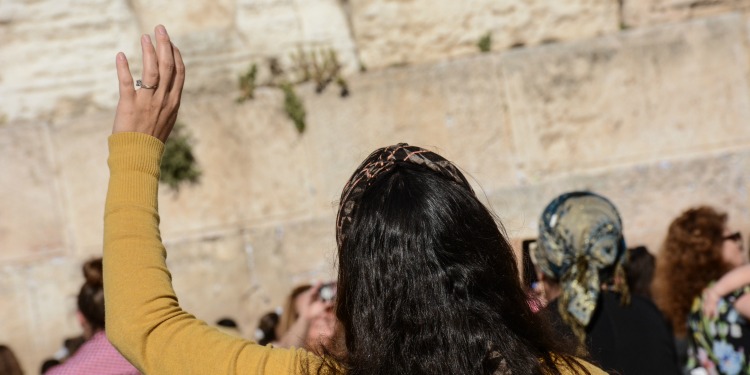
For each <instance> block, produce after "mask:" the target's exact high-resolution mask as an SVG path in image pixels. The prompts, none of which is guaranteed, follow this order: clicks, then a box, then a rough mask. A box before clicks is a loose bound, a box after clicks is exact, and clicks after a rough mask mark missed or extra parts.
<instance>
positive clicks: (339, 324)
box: [0, 26, 750, 375]
mask: <svg viewBox="0 0 750 375" xmlns="http://www.w3.org/2000/svg"><path fill="white" fill-rule="evenodd" d="M155 34H156V40H157V43H156V45H154V44H152V42H151V39H150V38H148V37H147V36H144V37H143V38H142V39H141V46H142V49H143V80H144V82H145V83H146V84H143V83H142V84H141V85H140V89H134V88H133V87H134V85H133V78H132V75H131V73H130V70H129V67H128V62H127V59H126V58H125V56H124V55H123V54H118V56H117V59H116V64H117V73H118V79H119V81H120V86H119V87H120V102H119V104H118V107H117V112H116V115H115V124H114V129H113V135H112V136H111V137H110V138H109V149H110V157H109V167H110V172H111V174H110V183H109V191H108V194H107V197H106V208H105V219H104V226H105V237H104V256H103V261H102V260H101V259H95V260H92V261H90V262H87V263H86V264H85V265H84V267H83V270H84V276H85V282H84V285H83V286H82V288H81V290H80V293H79V297H78V311H79V313H78V316H79V320H80V323H81V327H82V341H81V345H80V347H78V348H77V349H76V350H74V351H72V352H70V353H68V354H67V355H66V356H65V358H62V359H61V360H60V363H59V364H58V363H51V364H47V363H45V366H47V367H48V368H45V369H43V371H42V372H43V373H47V374H53V375H55V374H80V373H96V374H130V373H132V374H138V373H147V374H262V373H266V374H287V373H288V374H354V375H359V374H493V375H495V374H499V375H503V374H604V373H613V374H622V375H632V374H689V375H704V374H705V375H714V374H748V373H750V365H749V364H748V358H747V357H748V355H749V354H750V353H748V351H750V332H748V330H749V329H750V325H749V324H748V321H747V319H748V317H750V297H749V296H750V293H748V291H750V265H748V259H747V254H746V252H745V251H744V249H743V243H742V236H741V234H740V232H739V231H736V228H734V227H733V226H732V225H731V222H730V221H729V218H728V216H727V215H726V214H725V213H723V212H721V211H720V210H718V209H716V208H713V207H709V206H701V207H695V208H689V209H687V210H686V211H684V212H683V213H682V214H680V215H679V216H678V217H677V218H675V219H674V220H673V221H672V223H671V224H670V225H669V228H668V231H667V232H666V233H665V240H664V243H663V246H662V248H661V249H659V251H658V252H657V255H656V257H655V258H654V257H653V256H652V255H651V254H650V252H649V251H648V249H646V248H643V247H636V248H632V249H628V248H627V246H626V241H625V238H624V235H623V226H624V224H623V222H622V219H621V217H620V214H619V212H618V210H617V208H616V206H615V205H614V204H613V202H611V201H610V200H609V199H607V198H606V197H603V196H601V195H598V194H596V193H593V192H587V191H575V192H566V193H564V194H561V195H560V196H558V197H556V198H555V199H553V200H552V201H551V202H549V204H548V205H547V206H546V207H545V208H544V210H543V211H542V213H541V215H540V218H539V234H538V238H536V239H535V242H536V243H535V245H536V246H530V247H529V248H528V249H529V253H528V254H525V255H528V258H529V259H530V262H528V263H524V264H525V265H528V266H529V267H531V268H530V270H523V269H519V267H518V265H517V262H516V259H517V255H516V254H515V252H514V250H513V249H512V247H511V245H510V242H509V241H508V238H507V236H506V234H505V232H504V229H503V227H502V224H501V223H500V221H499V220H498V219H497V218H496V217H495V216H494V215H493V213H492V212H491V211H490V210H489V209H488V208H487V207H486V206H485V205H484V204H483V203H482V202H481V201H480V200H479V198H478V197H477V195H476V194H475V193H474V191H473V189H472V188H471V186H470V184H469V183H468V181H467V180H466V178H465V177H464V175H463V174H462V173H461V172H460V170H459V168H458V167H457V166H455V165H454V164H453V163H451V162H450V161H448V160H446V159H445V158H443V157H442V156H440V155H438V154H436V153H434V152H431V151H429V150H425V149H422V148H419V147H416V146H410V145H407V144H396V145H393V146H388V147H384V148H380V149H377V150H375V151H374V152H373V153H372V154H371V155H370V156H368V157H367V158H366V159H365V160H364V161H363V162H362V163H361V164H360V165H359V167H358V168H357V169H356V170H355V171H354V172H353V174H352V175H351V177H350V179H349V180H348V182H347V183H346V185H345V187H344V189H343V191H342V193H341V199H340V202H339V211H338V215H337V218H336V222H335V227H336V242H337V250H338V253H337V261H338V264H337V271H338V276H337V279H336V281H335V282H332V283H325V284H314V285H309V284H308V285H301V286H299V287H297V288H295V289H294V290H292V291H291V292H290V294H289V296H288V299H287V301H286V303H285V305H284V306H283V308H281V309H279V310H277V311H272V312H269V313H267V314H265V315H264V316H263V317H262V318H261V319H260V322H259V324H258V327H257V329H256V330H255V331H254V333H253V335H251V336H252V337H250V338H244V337H242V336H243V335H242V334H241V333H238V332H237V325H236V323H234V322H233V321H231V320H229V319H223V320H222V321H220V322H217V325H218V326H220V327H221V328H220V329H219V328H216V327H215V326H209V325H207V324H205V323H203V322H201V321H199V320H197V319H196V318H195V317H194V316H192V315H190V314H189V313H187V312H186V311H184V310H183V309H182V308H181V307H180V305H179V303H178V300H177V296H176V295H175V293H174V290H173V288H172V284H171V275H170V273H169V270H168V268H167V265H166V249H165V248H164V245H163V244H162V241H161V236H160V234H159V229H158V228H159V220H160V219H159V210H158V204H157V191H158V183H159V182H158V177H159V173H158V171H159V162H160V157H161V154H162V152H163V149H164V142H166V140H167V138H168V137H169V134H170V131H171V129H172V127H173V126H174V123H175V119H176V116H177V111H178V108H179V105H180V100H181V93H182V87H183V83H184V79H185V69H184V64H183V62H182V56H181V54H180V51H179V49H178V48H177V47H176V46H174V45H173V44H172V43H171V41H170V39H169V35H168V34H167V32H166V29H164V27H163V26H157V28H156V29H155ZM524 271H529V272H524ZM523 278H526V280H524V279H523ZM528 279H532V280H528ZM105 299H106V301H107V305H106V306H107V308H106V309H105V308H104V301H105ZM105 323H106V324H105ZM222 330H223V331H224V332H222ZM228 331H229V332H230V333H233V334H226V332H228ZM0 370H2V371H0V373H1V374H5V373H7V374H20V373H22V371H21V370H20V366H19V365H18V361H17V360H16V359H15V357H14V356H13V353H12V352H11V351H10V350H9V349H8V348H7V347H5V346H0Z"/></svg>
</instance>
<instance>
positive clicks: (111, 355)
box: [45, 331, 140, 375]
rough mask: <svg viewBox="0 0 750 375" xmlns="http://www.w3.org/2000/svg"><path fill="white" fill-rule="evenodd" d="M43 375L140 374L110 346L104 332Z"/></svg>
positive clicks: (96, 334)
mask: <svg viewBox="0 0 750 375" xmlns="http://www.w3.org/2000/svg"><path fill="white" fill-rule="evenodd" d="M45 375H140V372H138V370H137V369H136V368H135V367H133V365H131V364H130V362H128V361H127V360H126V359H125V358H124V357H123V356H122V355H120V353H119V352H118V351H117V349H115V347H114V346H112V344H110V342H109V340H107V336H106V335H105V334H104V331H99V332H97V333H95V334H94V336H92V337H91V338H90V339H89V340H88V341H86V342H85V343H84V344H83V345H82V346H81V347H80V348H79V349H78V351H76V353H75V354H73V356H72V357H70V358H68V360H67V361H65V363H63V364H61V365H57V366H55V367H53V368H51V369H50V370H49V371H47V373H46V374H45Z"/></svg>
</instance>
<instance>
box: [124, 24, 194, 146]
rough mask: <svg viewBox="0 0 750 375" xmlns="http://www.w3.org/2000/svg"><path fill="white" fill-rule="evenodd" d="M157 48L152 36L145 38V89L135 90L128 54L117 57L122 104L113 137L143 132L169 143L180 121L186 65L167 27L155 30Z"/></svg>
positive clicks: (142, 42) (143, 39) (143, 87)
mask: <svg viewBox="0 0 750 375" xmlns="http://www.w3.org/2000/svg"><path fill="white" fill-rule="evenodd" d="M154 33H155V34H156V48H154V45H153V44H152V43H151V38H150V37H149V35H148V34H144V35H143V36H141V49H142V50H143V78H142V82H143V84H142V86H141V88H139V89H137V90H136V89H135V88H134V85H133V75H132V74H131V73H130V67H129V65H128V60H127V58H126V57H125V54H124V53H122V52H120V53H118V54H117V79H118V80H119V82H120V100H119V101H118V103H117V112H116V114H115V124H114V127H113V129H112V133H113V134H114V133H120V132H139V133H145V134H148V135H151V136H154V137H156V138H158V139H159V140H161V141H162V142H166V140H167V137H169V133H170V132H171V131H172V128H173V127H174V123H175V121H177V111H178V109H179V108H180V98H181V96H182V87H183V85H184V83H185V64H184V63H183V61H182V55H180V50H179V49H177V47H175V46H174V45H173V44H172V42H171V41H170V39H169V34H167V30H166V29H165V28H164V26H162V25H159V26H156V27H155V28H154Z"/></svg>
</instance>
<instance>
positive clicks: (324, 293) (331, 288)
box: [318, 282, 336, 302]
mask: <svg viewBox="0 0 750 375" xmlns="http://www.w3.org/2000/svg"><path fill="white" fill-rule="evenodd" d="M318 295H319V296H320V299H321V300H322V301H325V302H331V301H333V299H334V298H336V282H330V283H325V284H323V285H321V286H320V290H319V291H318Z"/></svg>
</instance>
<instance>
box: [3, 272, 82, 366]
mask: <svg viewBox="0 0 750 375" xmlns="http://www.w3.org/2000/svg"><path fill="white" fill-rule="evenodd" d="M82 283H83V277H82V276H81V272H80V264H79V263H78V262H69V261H67V260H65V259H63V258H52V259H51V260H48V261H44V262H36V263H35V264H33V265H31V264H19V265H16V266H3V267H0V342H2V343H4V344H6V345H10V347H11V348H12V349H13V350H14V351H15V352H16V354H17V355H18V356H19V359H20V360H21V362H22V366H23V368H24V369H25V370H26V371H27V373H32V372H33V370H36V369H38V368H39V366H40V365H41V362H42V360H43V359H45V358H49V357H51V356H52V355H53V354H54V353H55V352H56V351H57V350H58V349H59V348H60V347H62V342H63V338H66V337H73V336H77V335H80V334H81V332H82V330H81V327H80V325H79V323H78V320H77V319H76V316H75V312H76V309H77V308H76V299H75V298H76V296H77V295H78V290H79V288H80V286H81V284H82Z"/></svg>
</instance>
